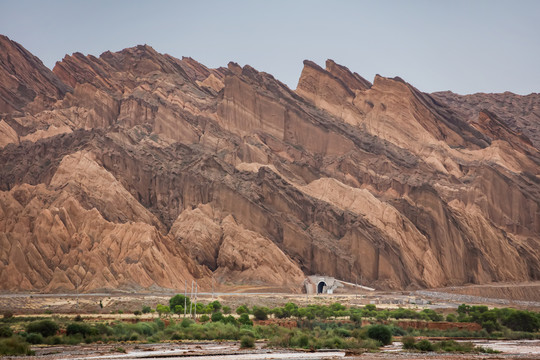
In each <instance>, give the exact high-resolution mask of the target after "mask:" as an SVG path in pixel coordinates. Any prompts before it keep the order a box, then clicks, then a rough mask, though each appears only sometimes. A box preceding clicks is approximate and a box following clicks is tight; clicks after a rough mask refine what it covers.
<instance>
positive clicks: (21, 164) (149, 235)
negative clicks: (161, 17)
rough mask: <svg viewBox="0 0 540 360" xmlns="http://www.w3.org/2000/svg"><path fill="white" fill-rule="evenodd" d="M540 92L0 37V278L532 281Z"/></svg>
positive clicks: (538, 273) (107, 286)
mask: <svg viewBox="0 0 540 360" xmlns="http://www.w3.org/2000/svg"><path fill="white" fill-rule="evenodd" d="M539 151H540V94H530V95H527V96H520V95H515V94H512V93H503V94H474V95H465V96H464V95H458V94H454V93H452V92H438V93H432V94H428V93H424V92H422V91H420V90H418V89H416V88H415V87H414V86H413V85H411V84H409V83H407V82H406V81H404V80H403V79H401V78H398V77H396V78H387V77H383V76H379V75H377V76H376V77H375V79H374V80H373V82H370V81H368V80H366V79H364V78H363V77H361V76H360V75H358V74H357V73H355V72H352V71H350V70H349V69H348V68H347V67H344V66H342V65H339V64H337V63H335V62H334V61H332V60H327V61H326V64H325V68H323V67H321V66H319V65H317V64H315V63H313V62H311V61H307V60H306V61H304V68H303V70H302V73H301V74H300V77H299V81H298V85H297V88H296V89H295V90H292V89H290V88H289V87H287V86H286V85H285V84H283V83H282V82H280V81H279V80H277V79H275V78H274V77H273V76H272V75H270V74H267V73H264V72H260V71H257V70H256V69H254V68H252V67H251V66H249V65H246V66H243V67H241V66H239V65H238V64H236V63H234V62H230V63H229V64H228V65H227V66H226V67H220V68H217V69H211V68H207V67H206V66H204V65H203V64H200V63H199V62H197V61H195V60H193V59H192V58H188V57H185V58H182V59H177V58H174V57H172V56H169V55H166V54H160V53H158V52H156V51H155V50H154V49H152V48H151V47H150V46H147V45H143V46H136V47H133V48H127V49H124V50H122V51H119V52H105V53H103V54H101V55H100V56H99V57H96V56H93V55H83V54H81V53H74V54H72V55H66V56H65V57H64V58H63V59H62V60H61V61H59V62H57V63H56V65H55V66H54V68H53V70H52V71H51V70H50V69H48V68H47V67H45V66H44V65H43V64H42V62H41V61H40V60H39V59H38V58H37V57H35V56H33V55H32V54H31V53H30V52H28V51H27V50H26V49H25V48H24V47H23V46H21V45H19V44H18V43H16V42H14V41H12V40H10V39H8V38H7V37H5V36H0V290H1V291H7V292H19V291H43V292H70V291H75V290H77V291H86V292H93V291H98V290H113V289H127V290H130V289H136V290H141V289H183V288H184V284H185V282H191V280H193V279H195V280H197V281H198V283H199V284H200V286H201V288H203V289H205V288H206V289H209V288H210V287H211V286H212V283H213V281H216V282H217V283H218V284H220V286H222V287H224V288H227V287H229V288H232V287H238V286H252V287H253V286H255V287H262V288H264V287H266V288H279V289H287V290H290V291H295V292H300V291H302V284H303V281H304V279H305V278H306V276H308V275H312V274H320V275H327V276H333V277H336V278H338V279H342V280H345V281H351V282H355V281H357V280H358V279H361V280H362V283H363V284H364V285H368V286H371V287H374V288H377V289H416V288H434V287H442V286H457V285H463V284H470V283H473V284H486V283H492V282H525V281H533V280H539V279H540V172H539V169H540V166H539V165H540V152H539Z"/></svg>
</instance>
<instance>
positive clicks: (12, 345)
mask: <svg viewBox="0 0 540 360" xmlns="http://www.w3.org/2000/svg"><path fill="white" fill-rule="evenodd" d="M0 355H9V356H13V355H34V352H33V351H32V350H30V345H28V343H27V342H25V341H24V340H23V339H22V338H21V337H19V336H13V337H10V338H7V339H0Z"/></svg>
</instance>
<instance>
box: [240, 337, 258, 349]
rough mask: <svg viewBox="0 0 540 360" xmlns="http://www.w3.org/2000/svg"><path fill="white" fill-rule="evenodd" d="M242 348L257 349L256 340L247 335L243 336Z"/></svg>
mask: <svg viewBox="0 0 540 360" xmlns="http://www.w3.org/2000/svg"><path fill="white" fill-rule="evenodd" d="M240 346H241V347H242V348H253V347H255V339H254V338H252V337H251V336H247V335H245V336H242V338H241V339H240Z"/></svg>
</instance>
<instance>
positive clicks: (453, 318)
mask: <svg viewBox="0 0 540 360" xmlns="http://www.w3.org/2000/svg"><path fill="white" fill-rule="evenodd" d="M446 321H448V322H457V321H458V318H457V316H456V315H455V314H448V315H446Z"/></svg>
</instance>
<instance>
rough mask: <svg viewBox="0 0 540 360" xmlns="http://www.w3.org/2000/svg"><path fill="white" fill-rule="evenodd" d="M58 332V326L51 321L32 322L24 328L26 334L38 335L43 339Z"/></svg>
mask: <svg viewBox="0 0 540 360" xmlns="http://www.w3.org/2000/svg"><path fill="white" fill-rule="evenodd" d="M57 331H58V324H57V323H55V322H54V321H52V320H40V321H33V322H31V323H30V324H28V325H27V326H26V332H28V333H38V334H41V335H43V336H44V337H47V336H53V335H55V334H56V332H57Z"/></svg>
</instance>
